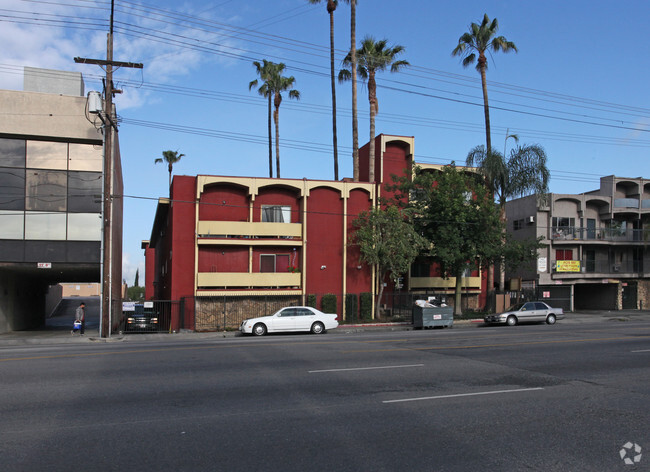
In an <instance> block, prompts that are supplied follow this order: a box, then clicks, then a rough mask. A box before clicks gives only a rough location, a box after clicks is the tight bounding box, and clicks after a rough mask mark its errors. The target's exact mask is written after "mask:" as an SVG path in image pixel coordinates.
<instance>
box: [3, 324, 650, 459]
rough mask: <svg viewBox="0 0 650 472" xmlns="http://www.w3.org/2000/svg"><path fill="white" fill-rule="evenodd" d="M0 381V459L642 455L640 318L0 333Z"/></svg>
mask: <svg viewBox="0 0 650 472" xmlns="http://www.w3.org/2000/svg"><path fill="white" fill-rule="evenodd" d="M0 379H2V383H1V385H2V387H1V388H0V418H1V421H0V468H1V470H3V471H39V470H48V471H70V470H79V471H88V470H116V471H117V470H119V471H130V470H137V471H149V470H151V471H154V470H155V471H159V470H164V471H167V470H169V471H197V470H199V471H200V470H205V471H267V470H268V471H319V470H327V471H402V470H403V471H598V472H601V471H616V470H621V471H623V470H650V431H649V430H650V421H649V420H650V322H648V321H639V322H636V321H631V322H620V323H617V322H610V323H594V324H590V323H583V324H568V323H567V324H563V323H562V322H559V323H557V324H556V325H554V326H547V325H527V326H517V327H485V328H477V329H451V330H449V329H446V330H425V331H403V332H380V333H369V332H365V333H358V334H346V335H335V334H326V335H321V336H313V335H279V336H267V337H264V338H242V337H230V338H203V339H200V340H182V341H174V342H169V341H161V342H159V341H153V340H148V341H146V342H144V341H143V342H139V341H137V338H136V339H135V340H134V338H131V339H130V340H129V342H128V343H94V344H91V343H85V344H82V343H79V344H61V345H35V346H34V345H31V346H8V347H4V348H2V347H0ZM627 443H631V444H632V447H631V450H630V451H628V450H627V449H624V450H623V452H625V453H626V454H625V456H624V457H623V458H621V455H620V451H621V449H622V448H623V446H624V445H626V444H627ZM635 444H636V445H638V447H640V448H641V451H642V452H641V455H640V456H639V453H638V452H635V451H634V448H635V447H634V445H635ZM635 457H636V458H637V460H638V461H637V462H634V459H635ZM624 459H630V460H631V461H632V462H633V464H632V465H626V464H625V462H624Z"/></svg>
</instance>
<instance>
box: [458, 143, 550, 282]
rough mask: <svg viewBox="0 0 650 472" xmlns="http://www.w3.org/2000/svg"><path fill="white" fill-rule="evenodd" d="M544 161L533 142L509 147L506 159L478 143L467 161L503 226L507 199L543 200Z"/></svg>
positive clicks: (545, 183)
mask: <svg viewBox="0 0 650 472" xmlns="http://www.w3.org/2000/svg"><path fill="white" fill-rule="evenodd" d="M510 136H512V135H510ZM507 139H508V137H506V140H507ZM546 161H547V157H546V152H545V151H544V148H543V147H541V146H539V145H536V144H525V145H523V146H522V145H517V146H516V147H515V148H513V149H511V150H510V157H509V158H508V159H507V160H506V159H505V158H504V156H503V155H502V154H501V153H500V152H498V151H497V150H495V149H492V152H491V153H487V152H485V147H484V146H482V145H480V146H476V147H475V148H473V149H472V150H471V151H470V152H469V154H468V155H467V160H466V164H467V165H468V166H469V167H474V166H476V167H478V169H479V172H480V173H481V174H482V175H483V176H484V178H485V181H486V184H487V185H488V188H489V189H490V190H491V191H492V193H493V194H494V197H495V198H496V200H497V202H498V206H499V215H500V218H501V221H502V223H504V225H505V222H506V201H507V200H508V199H511V198H514V197H522V196H525V195H530V194H535V195H536V196H537V199H538V201H539V202H540V203H543V202H544V201H545V199H546V196H547V194H548V183H549V179H550V172H549V170H548V168H547V167H546ZM504 232H505V226H504ZM502 262H503V261H502ZM500 269H501V270H500V277H499V288H500V289H501V290H504V289H505V264H503V263H502V264H501V267H500Z"/></svg>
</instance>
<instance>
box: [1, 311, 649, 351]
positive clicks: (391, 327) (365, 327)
mask: <svg viewBox="0 0 650 472" xmlns="http://www.w3.org/2000/svg"><path fill="white" fill-rule="evenodd" d="M614 322H647V323H650V311H648V310H643V311H638V310H620V311H583V312H580V313H567V314H565V317H564V319H563V320H561V321H558V324H567V325H571V324H586V323H592V324H601V323H614ZM482 326H485V325H484V323H483V320H482V319H476V320H456V321H454V328H460V329H471V328H480V327H482ZM70 329H71V327H70V326H67V324H63V323H60V324H55V325H52V326H47V327H45V328H43V329H41V330H33V331H14V332H11V333H5V334H0V349H1V348H3V347H8V346H29V345H47V344H79V343H107V342H111V343H113V342H118V343H119V342H126V343H128V342H142V341H149V340H153V341H196V340H210V339H219V338H235V337H237V336H240V333H239V331H225V332H193V331H182V332H180V333H172V334H168V333H134V334H128V335H125V334H113V335H111V337H110V338H100V337H99V327H98V326H97V324H96V323H95V324H93V323H88V325H87V327H86V333H85V335H84V336H81V335H79V334H74V335H72V334H70ZM412 329H413V325H411V324H409V323H364V324H342V325H339V327H338V328H336V329H333V330H330V331H329V332H328V334H331V335H345V334H356V333H363V332H387V331H410V330H412Z"/></svg>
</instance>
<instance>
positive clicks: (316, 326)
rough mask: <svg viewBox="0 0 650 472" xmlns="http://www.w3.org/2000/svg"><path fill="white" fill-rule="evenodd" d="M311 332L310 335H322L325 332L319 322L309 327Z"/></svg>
mask: <svg viewBox="0 0 650 472" xmlns="http://www.w3.org/2000/svg"><path fill="white" fill-rule="evenodd" d="M311 332H312V334H323V333H324V332H325V326H323V323H321V322H316V323H314V324H313V325H311Z"/></svg>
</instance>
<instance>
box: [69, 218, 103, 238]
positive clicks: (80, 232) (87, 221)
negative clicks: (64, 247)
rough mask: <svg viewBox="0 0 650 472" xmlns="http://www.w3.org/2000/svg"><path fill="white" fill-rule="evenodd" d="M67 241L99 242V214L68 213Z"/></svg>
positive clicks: (100, 225)
mask: <svg viewBox="0 0 650 472" xmlns="http://www.w3.org/2000/svg"><path fill="white" fill-rule="evenodd" d="M68 240H70V241H101V240H102V219H101V215H100V214H99V213H68Z"/></svg>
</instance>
